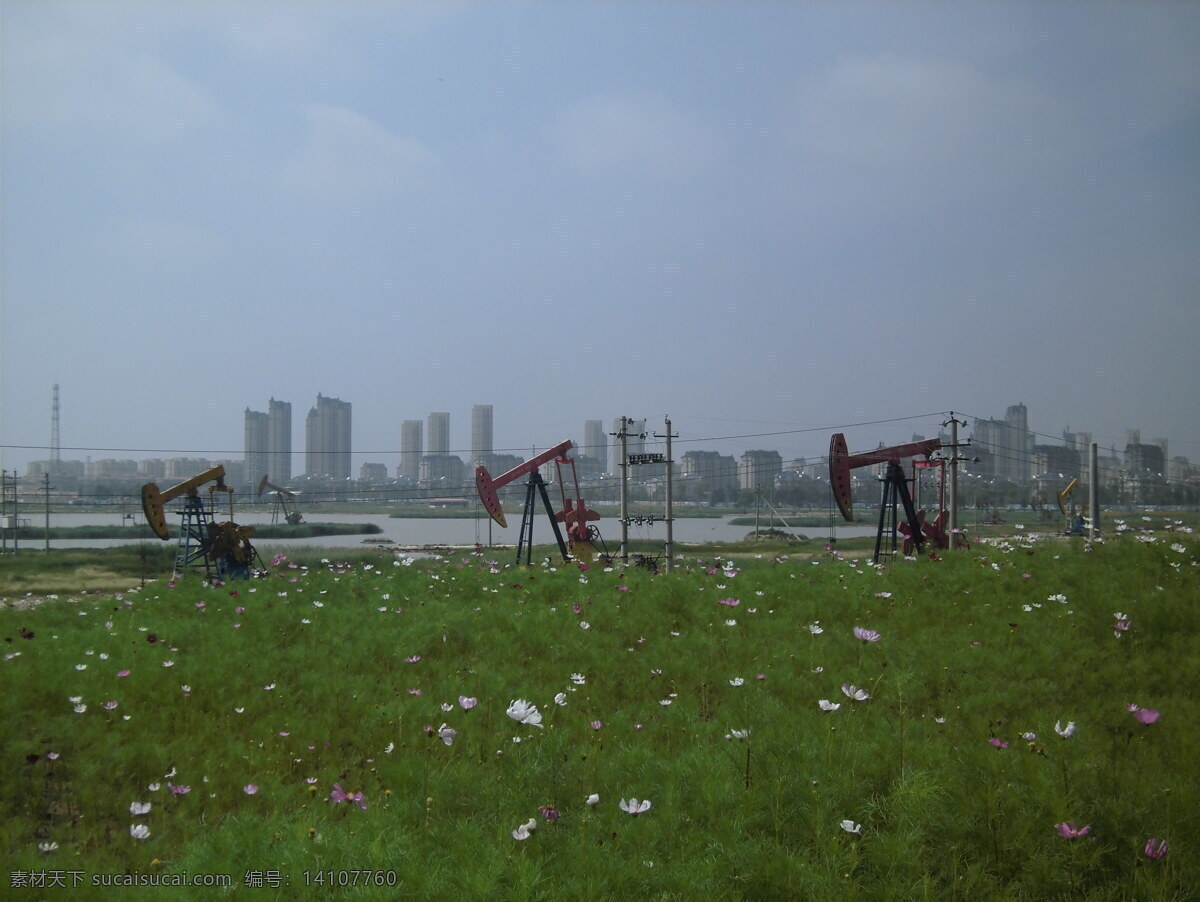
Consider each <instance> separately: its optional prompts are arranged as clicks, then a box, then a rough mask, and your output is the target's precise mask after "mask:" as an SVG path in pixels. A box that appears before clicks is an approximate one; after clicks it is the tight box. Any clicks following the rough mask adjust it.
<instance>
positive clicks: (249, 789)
mask: <svg viewBox="0 0 1200 902" xmlns="http://www.w3.org/2000/svg"><path fill="white" fill-rule="evenodd" d="M242 792H244V793H245V794H246V795H248V796H252V795H254V794H255V793H256V792H258V787H257V786H255V785H254V784H253V783H247V784H246V785H245V786H243V787H242Z"/></svg>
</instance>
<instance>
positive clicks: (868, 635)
mask: <svg viewBox="0 0 1200 902" xmlns="http://www.w3.org/2000/svg"><path fill="white" fill-rule="evenodd" d="M854 638H855V639H859V640H861V641H863V642H878V641H879V640H880V639H881V638H882V637H881V636H880V635H879V633H877V632H875V630H869V629H865V628H864V627H861V626H856V627H855V628H854Z"/></svg>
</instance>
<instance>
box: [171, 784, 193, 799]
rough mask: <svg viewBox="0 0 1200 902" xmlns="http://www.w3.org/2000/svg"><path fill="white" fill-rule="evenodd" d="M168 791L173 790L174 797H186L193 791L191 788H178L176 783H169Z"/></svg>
mask: <svg viewBox="0 0 1200 902" xmlns="http://www.w3.org/2000/svg"><path fill="white" fill-rule="evenodd" d="M167 789H169V790H171V794H172V795H177V796H185V795H187V794H188V793H189V792H191V791H192V787H190V786H176V785H175V784H174V783H168V784H167Z"/></svg>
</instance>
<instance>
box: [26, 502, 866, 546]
mask: <svg viewBox="0 0 1200 902" xmlns="http://www.w3.org/2000/svg"><path fill="white" fill-rule="evenodd" d="M217 519H223V517H222V515H221V514H220V513H218V514H217ZM306 519H310V520H311V522H314V523H317V522H321V523H360V524H366V523H373V524H375V525H376V526H378V527H379V528H380V529H381V530H382V532H378V533H374V534H372V535H349V536H317V537H314V538H305V539H261V540H256V541H255V544H256V545H259V546H260V547H261V546H272V547H274V546H277V545H311V546H316V547H330V548H352V547H358V546H360V545H363V544H364V542H363V540H364V539H370V540H371V541H370V542H368V543H367V544H381V540H385V539H386V540H387V541H388V542H389V543H392V544H396V545H400V546H404V547H419V546H421V545H508V546H515V545H516V544H517V540H518V539H519V538H520V528H521V524H520V515H519V513H517V514H516V515H513V514H509V516H508V520H509V525H508V528H507V529H502V528H500V527H499V526H498V525H496V524H495V523H493V522H492V521H491V520H490V519H488V518H487V517H479V518H475V519H470V518H465V517H446V518H433V517H430V518H414V519H407V518H399V517H396V518H393V517H389V516H387V515H386V514H319V515H312V516H311V517H307V518H306ZM731 519H733V518H732V517H721V518H716V517H683V518H679V517H677V518H676V519H675V528H674V539H675V541H676V542H681V543H685V544H686V543H697V542H740V541H741V540H742V539H744V538H745V537H746V534H747V533H749V532H751V531H752V530H753V529H754V527H753V526H734V525H733V524H731V523H730V522H729V521H730V520H731ZM29 520H30V521H31V522H30V524H29V525H31V526H32V527H33V528H34V529H36V528H38V527H39V526H43V525H44V524H45V518H44V516H32V517H29ZM144 522H145V519H144V517H143V516H142V515H141V514H140V513H138V514H121V513H116V512H114V513H62V514H59V513H52V514H50V525H51V526H52V527H53V526H133V525H141V524H142V523H144ZM237 522H238V523H239V524H241V525H243V526H251V525H267V524H270V522H271V515H270V513H267V512H254V511H239V512H238V514H237ZM167 523H168V524H169V526H170V528H171V537H172V538H171V540H172V541H174V539H175V537H176V536H177V535H178V531H179V520H178V515H170V514H169V515H168V519H167ZM597 525H598V526H599V527H600V534H601V536H602V537H603V539H604V541H605V542H606V543H607V544H608V547H609V548H610V549H612V550H615V549H616V547H617V546H618V545H619V544H620V542H621V525H620V523H618V522H617V520H616V517H603V518H602V519H601V520H600V521H599V523H598V524H597ZM770 525H771V524H770V523H769V522H768V520H767V518H765V517H764V518H763V519H762V521H761V522H760V526H761V527H762V528H763V529H766V528H767V527H768V526H770ZM130 531H131V532H132V529H131V530H130ZM139 531H140V530H139ZM792 532H794V533H796V534H800V535H806V536H808V537H809V538H811V539H827V538H828V537H829V527H828V526H822V527H802V528H800V529H797V530H792ZM834 534H835V535H836V536H837V537H838V538H842V539H846V538H851V537H853V536H867V535H869V536H873V535H875V527H874V526H867V525H863V524H854V525H847V524H845V523H843V522H842V521H841V520H840V519H839V521H838V523H837V530H836V532H835V533H834ZM666 539H667V524H666V523H665V522H663V521H662V520H661V519H658V520H655V522H654V523H648V522H643V523H641V524H636V523H634V524H631V525H630V527H629V540H630V541H643V540H644V541H652V542H654V541H657V542H665V541H666ZM144 541H147V539H146V538H145V536H140V537H131V538H129V539H120V538H115V539H51V540H50V547H51V548H108V547H112V546H114V545H124V544H129V543H134V542H144ZM533 541H534V543H535V544H551V543H553V541H554V534H553V533H552V532H551V530H550V525H549V524H548V523H547V522H546V518H545V516H544V515H542V516H540V517H538V518H537V519H536V520H535V521H534V526H533ZM45 545H46V543H45V540H44V539H26V540H22V542H21V548H23V549H24V548H28V549H30V550H37V549H42V548H45ZM10 547H11V546H10Z"/></svg>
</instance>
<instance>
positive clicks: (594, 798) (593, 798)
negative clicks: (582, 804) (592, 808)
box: [587, 792, 600, 805]
mask: <svg viewBox="0 0 1200 902" xmlns="http://www.w3.org/2000/svg"><path fill="white" fill-rule="evenodd" d="M587 803H588V804H589V805H598V804H600V795H599V794H598V793H595V792H593V793H592V794H591V795H590V796H588V797H587Z"/></svg>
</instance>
